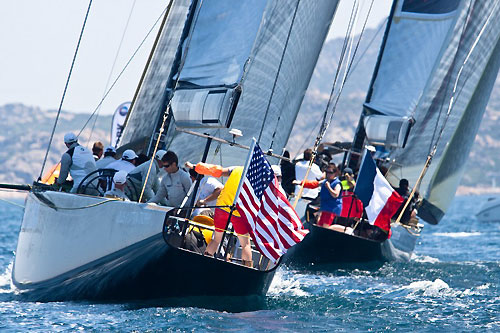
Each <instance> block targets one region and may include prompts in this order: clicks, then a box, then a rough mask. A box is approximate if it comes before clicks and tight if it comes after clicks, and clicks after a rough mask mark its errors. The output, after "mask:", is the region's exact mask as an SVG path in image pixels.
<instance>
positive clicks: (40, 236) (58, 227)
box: [12, 0, 338, 300]
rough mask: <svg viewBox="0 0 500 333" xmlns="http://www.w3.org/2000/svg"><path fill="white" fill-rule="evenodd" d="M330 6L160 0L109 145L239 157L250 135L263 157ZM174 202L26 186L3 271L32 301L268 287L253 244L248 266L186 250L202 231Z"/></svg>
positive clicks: (275, 0)
mask: <svg viewBox="0 0 500 333" xmlns="http://www.w3.org/2000/svg"><path fill="white" fill-rule="evenodd" d="M337 3H338V1H332V0H318V1H300V0H252V1H233V0H217V1H214V0H205V1H202V0H193V1H188V0H173V1H171V3H170V5H169V7H168V9H167V12H166V15H165V18H164V20H163V22H162V26H161V28H160V32H159V33H158V36H157V39H156V41H155V43H154V47H153V50H152V52H151V56H150V58H149V60H148V63H147V64H146V69H145V71H144V74H143V76H142V79H141V82H140V83H139V86H138V88H137V91H136V93H135V96H134V98H133V101H132V105H131V108H130V111H129V114H128V117H127V120H126V124H125V128H124V131H123V134H122V136H121V139H120V140H121V141H120V145H121V147H120V148H119V149H118V152H119V153H120V152H123V151H124V150H125V149H130V148H132V149H134V150H135V151H136V152H138V153H139V152H143V153H145V154H147V155H148V156H152V155H154V153H155V151H156V150H157V149H165V150H167V149H168V150H172V151H174V152H176V153H177V155H178V156H179V162H180V163H179V164H182V163H183V162H184V161H199V160H205V161H207V162H212V163H217V164H222V165H224V166H231V165H242V164H243V162H244V161H245V157H246V156H247V154H248V151H247V150H244V149H241V148H240V147H241V146H244V145H248V144H249V143H250V142H251V141H252V138H253V137H255V138H256V139H257V140H258V142H259V145H260V146H261V147H262V148H263V149H265V150H269V152H268V153H269V155H270V156H273V154H272V152H271V151H272V150H274V151H276V152H281V150H282V149H283V147H284V146H285V144H286V142H287V140H288V136H289V134H290V130H291V128H292V126H293V122H294V121H295V118H296V115H297V112H298V110H299V107H300V104H301V102H302V99H303V96H304V92H305V90H306V88H307V85H308V82H309V80H310V78H311V75H312V72H313V69H314V66H315V64H316V61H317V58H318V55H319V52H320V50H321V47H322V45H323V42H324V40H325V38H326V35H327V33H328V30H329V26H330V23H331V21H332V18H333V15H334V13H335V10H336V8H337ZM229 129H237V130H238V131H236V130H233V131H229ZM231 133H233V134H234V133H241V134H242V136H240V137H237V136H236V135H234V137H233V134H231ZM208 139H210V140H208ZM212 139H214V141H215V142H218V143H219V144H217V145H211V144H210V143H211V142H212ZM236 140H238V142H236ZM222 142H226V143H229V144H227V145H225V144H223V143H222ZM177 208H178V207H162V206H156V205H151V204H144V203H137V202H124V201H117V200H111V199H107V198H102V197H97V196H89V195H76V194H68V193H63V192H52V191H47V190H45V189H44V188H40V187H36V186H35V187H34V188H33V190H32V191H31V192H30V193H29V194H28V196H27V200H26V208H25V212H24V216H23V222H22V226H21V230H20V234H19V240H18V245H17V250H16V256H15V262H14V267H13V270H12V280H13V282H14V284H15V286H16V287H18V288H19V289H20V290H21V291H24V292H25V293H27V294H28V295H32V297H33V298H35V299H39V300H64V299H148V298H160V297H168V296H186V295H264V294H265V293H266V292H267V290H268V288H269V285H270V283H271V281H272V279H273V275H274V272H275V270H276V268H277V267H278V265H279V262H272V261H269V260H266V258H264V257H263V256H262V255H261V254H260V253H258V252H256V251H254V253H253V257H254V260H253V268H250V267H247V266H244V265H242V264H241V262H238V261H237V260H236V256H232V257H229V258H228V256H227V255H226V259H228V260H224V259H220V258H209V257H207V256H203V255H202V254H200V253H195V252H193V251H190V250H188V249H186V248H185V247H184V246H183V245H184V243H185V238H184V237H185V235H186V231H187V230H188V229H189V228H192V227H197V228H203V229H210V228H209V227H205V226H203V225H201V224H199V223H198V224H196V225H195V224H192V223H191V222H190V221H187V220H186V219H185V218H178V217H175V216H173V215H175V212H176V211H177ZM209 231H210V230H209ZM233 258H234V260H233ZM202 281H203V283H201V282H202ZM235 281H236V282H237V283H235Z"/></svg>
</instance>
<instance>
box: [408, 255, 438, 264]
mask: <svg viewBox="0 0 500 333" xmlns="http://www.w3.org/2000/svg"><path fill="white" fill-rule="evenodd" d="M410 261H414V262H419V263H426V264H436V263H438V262H439V259H438V258H434V257H431V256H426V255H421V256H420V255H417V254H415V253H413V254H412V256H411V258H410Z"/></svg>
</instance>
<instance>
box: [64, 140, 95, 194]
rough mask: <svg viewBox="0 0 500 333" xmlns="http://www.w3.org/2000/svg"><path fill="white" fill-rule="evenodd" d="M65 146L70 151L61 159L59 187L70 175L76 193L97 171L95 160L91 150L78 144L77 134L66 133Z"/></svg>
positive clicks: (73, 190)
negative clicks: (93, 172) (92, 173)
mask: <svg viewBox="0 0 500 333" xmlns="http://www.w3.org/2000/svg"><path fill="white" fill-rule="evenodd" d="M64 144H65V145H66V147H68V150H67V151H66V152H65V153H64V154H63V155H62V157H61V169H60V171H59V177H58V178H57V185H62V184H63V183H64V182H65V181H66V178H67V177H68V173H69V174H70V175H71V177H72V178H73V187H72V188H71V193H75V192H76V190H77V189H78V186H79V185H80V183H81V182H82V181H83V179H84V178H85V176H87V175H88V174H89V173H91V172H92V171H95V170H96V165H95V160H94V156H92V152H91V151H90V150H88V149H87V148H85V147H83V146H81V145H80V144H78V139H77V137H76V135H75V134H73V133H66V134H65V135H64Z"/></svg>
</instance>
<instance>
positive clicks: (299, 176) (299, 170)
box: [295, 148, 323, 199]
mask: <svg viewBox="0 0 500 333" xmlns="http://www.w3.org/2000/svg"><path fill="white" fill-rule="evenodd" d="M312 153H313V151H312V149H310V148H308V149H306V150H304V154H303V159H301V160H300V161H298V162H297V163H296V164H295V179H296V180H298V181H302V180H304V178H305V177H306V173H307V169H308V168H309V163H310V161H311V159H312ZM322 176H323V173H322V172H321V170H320V168H319V166H318V165H317V164H316V163H312V165H311V169H310V170H309V174H308V176H307V180H320V179H322ZM299 191H300V186H296V187H295V195H298V194H299ZM318 193H319V190H318V189H316V188H304V189H303V191H302V197H303V198H308V199H315V198H316V197H317V196H318Z"/></svg>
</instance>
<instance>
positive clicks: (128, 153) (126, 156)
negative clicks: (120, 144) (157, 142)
mask: <svg viewBox="0 0 500 333" xmlns="http://www.w3.org/2000/svg"><path fill="white" fill-rule="evenodd" d="M137 157H138V156H137V154H136V153H135V152H134V151H133V150H132V149H127V150H125V151H124V152H123V154H122V159H124V160H128V161H131V160H133V159H134V158H137Z"/></svg>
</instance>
